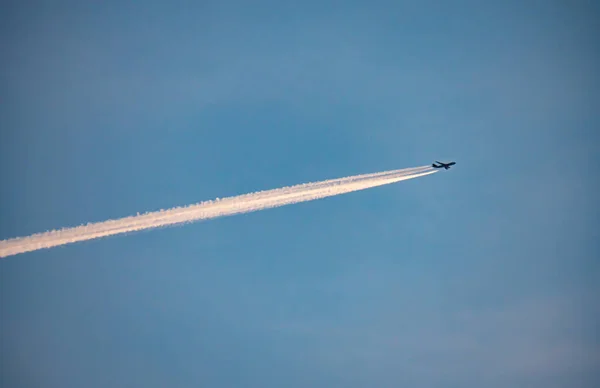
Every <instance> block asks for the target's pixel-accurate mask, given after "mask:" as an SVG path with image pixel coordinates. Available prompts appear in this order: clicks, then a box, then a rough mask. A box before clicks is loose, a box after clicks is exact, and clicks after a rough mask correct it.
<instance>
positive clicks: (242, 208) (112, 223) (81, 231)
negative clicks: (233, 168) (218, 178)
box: [0, 166, 437, 258]
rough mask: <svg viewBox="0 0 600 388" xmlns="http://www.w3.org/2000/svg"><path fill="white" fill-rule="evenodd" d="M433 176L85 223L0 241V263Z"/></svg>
mask: <svg viewBox="0 0 600 388" xmlns="http://www.w3.org/2000/svg"><path fill="white" fill-rule="evenodd" d="M435 172H437V170H434V169H432V168H431V167H428V166H423V167H415V168H405V169H401V170H391V171H384V172H379V173H374V174H363V175H355V176H351V177H346V178H338V179H330V180H326V181H321V182H313V183H305V184H301V185H296V186H289V187H283V188H280V189H273V190H266V191H258V192H255V193H250V194H244V195H238V196H235V197H228V198H223V199H219V198H217V199H216V200H214V201H206V202H200V203H197V204H193V205H189V206H183V207H175V208H172V209H168V210H161V211H155V212H150V213H145V214H141V215H136V216H130V217H124V218H120V219H116V220H108V221H103V222H96V223H88V224H87V225H81V226H76V227H73V228H65V229H61V230H53V231H49V232H45V233H38V234H33V235H31V236H27V237H17V238H12V239H8V240H3V241H0V258H1V257H7V256H12V255H17V254H20V253H25V252H31V251H35V250H38V249H44V248H52V247H56V246H59V245H65V244H70V243H74V242H79V241H86V240H92V239H96V238H100V237H106V236H112V235H116V234H122V233H129V232H135V231H141V230H145V229H153V228H160V227H165V226H170V225H176V224H183V223H189V222H194V221H200V220H208V219H211V218H216V217H224V216H231V215H234V214H241V213H249V212H254V211H258V210H263V209H269V208H274V207H279V206H284V205H290V204H294V203H299V202H306V201H312V200H315V199H320V198H325V197H331V196H334V195H339V194H345V193H350V192H352V191H358V190H364V189H368V188H371V187H376V186H381V185H386V184H390V183H395V182H399V181H403V180H406V179H412V178H417V177H420V176H425V175H429V174H433V173H435Z"/></svg>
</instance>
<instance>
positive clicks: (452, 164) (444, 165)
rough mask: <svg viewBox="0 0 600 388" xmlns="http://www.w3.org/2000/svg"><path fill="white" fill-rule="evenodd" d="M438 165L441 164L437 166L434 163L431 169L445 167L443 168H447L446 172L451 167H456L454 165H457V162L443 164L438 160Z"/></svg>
mask: <svg viewBox="0 0 600 388" xmlns="http://www.w3.org/2000/svg"><path fill="white" fill-rule="evenodd" d="M436 163H439V164H435V163H433V164H432V165H431V167H433V168H442V167H443V168H445V169H446V170H447V169H449V168H450V166H454V165H455V164H456V162H450V163H442V162H438V161H437V160H436Z"/></svg>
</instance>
